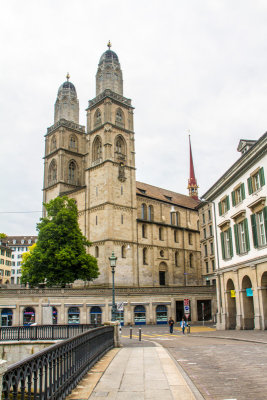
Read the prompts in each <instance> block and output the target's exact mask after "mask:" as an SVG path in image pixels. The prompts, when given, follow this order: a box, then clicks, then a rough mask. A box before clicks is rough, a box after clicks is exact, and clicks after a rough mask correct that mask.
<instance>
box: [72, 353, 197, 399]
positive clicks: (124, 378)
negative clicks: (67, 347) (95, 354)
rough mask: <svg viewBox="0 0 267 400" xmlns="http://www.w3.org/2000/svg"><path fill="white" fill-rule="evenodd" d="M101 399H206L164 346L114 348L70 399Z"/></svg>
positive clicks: (87, 376)
mask: <svg viewBox="0 0 267 400" xmlns="http://www.w3.org/2000/svg"><path fill="white" fill-rule="evenodd" d="M111 359H112V361H111ZM110 361H111V362H110ZM109 362H110V364H109ZM105 366H106V370H105V368H104V367H105ZM103 370H104V371H103ZM103 372H104V373H103ZM190 386H191V387H190ZM99 398H105V399H109V400H111V399H112V400H126V399H127V400H159V399H160V400H162V399H164V400H195V399H197V400H201V399H203V397H202V396H201V395H200V394H199V392H198V391H197V390H196V389H195V387H193V386H192V385H190V382H188V378H187V377H186V376H185V374H184V372H183V371H182V369H179V366H178V365H177V364H176V362H175V361H174V360H173V359H172V357H171V356H170V355H169V353H168V352H167V351H166V350H165V349H164V348H163V347H162V346H160V345H156V346H154V347H148V346H140V347H124V348H121V349H113V350H111V351H110V352H109V353H107V355H106V356H104V357H103V358H102V359H101V360H100V361H99V362H98V363H97V364H96V366H95V367H94V368H93V369H92V370H91V371H90V372H89V373H88V374H87V375H86V377H85V378H84V379H83V380H82V381H81V382H80V384H79V385H78V386H77V388H76V389H75V390H74V391H73V392H72V394H71V395H70V396H68V398H67V399H68V400H75V399H76V400H88V399H99Z"/></svg>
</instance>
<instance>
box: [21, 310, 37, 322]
mask: <svg viewBox="0 0 267 400" xmlns="http://www.w3.org/2000/svg"><path fill="white" fill-rule="evenodd" d="M34 323H35V310H34V309H33V308H32V307H26V308H25V310H24V311H23V325H24V326H29V325H32V324H34Z"/></svg>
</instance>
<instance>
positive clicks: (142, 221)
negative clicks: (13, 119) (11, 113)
mask: <svg viewBox="0 0 267 400" xmlns="http://www.w3.org/2000/svg"><path fill="white" fill-rule="evenodd" d="M110 46H111V45H110V42H109V44H108V50H107V51H105V52H104V53H103V55H102V56H101V58H100V61H99V64H98V69H97V74H96V97H95V98H94V99H92V100H90V101H89V106H88V108H87V110H86V111H87V129H85V127H84V126H82V125H79V101H78V98H77V93H76V89H75V86H74V85H73V84H72V83H71V82H70V81H69V75H67V80H66V82H64V83H63V84H62V85H61V86H60V88H59V90H58V94H57V99H56V103H55V113H54V124H53V125H52V126H51V127H49V128H48V129H47V134H46V135H45V157H44V188H43V193H44V197H43V201H44V202H45V203H47V202H49V201H50V200H51V199H53V198H55V197H57V196H61V195H67V196H69V197H71V198H73V199H75V200H76V203H77V207H78V211H79V225H80V228H81V230H82V232H83V234H84V235H85V236H86V237H87V239H88V240H89V241H90V242H92V246H91V247H90V253H91V254H92V255H94V256H95V257H97V259H98V266H99V269H100V276H99V278H97V279H96V280H95V281H94V282H93V283H92V284H93V285H94V284H97V285H109V284H110V283H111V271H110V267H109V260H108V257H110V255H111V253H112V251H114V253H115V255H116V256H117V267H118V268H117V269H116V285H117V286H127V287H129V286H135V287H139V286H158V285H160V286H176V285H179V286H180V285H183V284H184V277H185V274H186V271H187V269H190V275H189V274H188V276H190V278H188V279H190V280H191V283H192V284H198V283H199V282H200V279H201V278H200V253H199V231H198V228H197V219H198V217H197V211H196V210H195V207H196V205H197V204H198V201H197V184H196V180H195V177H194V176H191V172H190V180H189V193H190V196H185V195H182V194H178V193H175V192H171V191H168V190H164V189H161V188H157V187H155V186H152V185H148V184H145V183H141V182H137V181H136V174H135V170H136V168H135V144H134V130H133V129H134V124H133V107H132V105H131V100H130V99H128V98H126V97H124V96H123V79H122V70H121V67H120V63H119V59H118V56H117V54H116V53H115V52H114V51H112V50H111V49H110ZM192 165H193V164H192ZM190 166H191V164H190ZM190 170H191V168H190ZM193 175H194V174H193ZM191 178H193V179H191Z"/></svg>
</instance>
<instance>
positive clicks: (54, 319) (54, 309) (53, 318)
mask: <svg viewBox="0 0 267 400" xmlns="http://www.w3.org/2000/svg"><path fill="white" fill-rule="evenodd" d="M57 316H58V315H57V309H56V307H52V322H53V325H57Z"/></svg>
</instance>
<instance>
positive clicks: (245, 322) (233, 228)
mask: <svg viewBox="0 0 267 400" xmlns="http://www.w3.org/2000/svg"><path fill="white" fill-rule="evenodd" d="M266 150H267V134H266V133H265V134H264V135H263V136H262V137H261V138H260V139H259V140H258V141H250V140H241V141H240V143H239V146H238V151H240V152H241V157H240V159H238V160H237V161H236V162H235V163H234V164H233V165H232V166H231V167H230V168H229V169H228V170H227V171H226V172H225V174H224V175H223V176H222V177H221V178H220V179H219V180H218V181H217V182H216V183H215V184H214V185H213V186H212V187H211V188H210V189H209V190H208V191H207V192H206V193H205V194H204V198H205V199H206V200H207V201H209V202H212V203H213V214H214V225H215V229H216V234H215V245H216V252H217V260H216V261H217V262H216V264H217V281H218V285H217V295H218V324H217V328H218V329H266V328H267V204H266V195H267V188H266V183H265V176H267V175H266V174H267V152H266Z"/></svg>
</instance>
